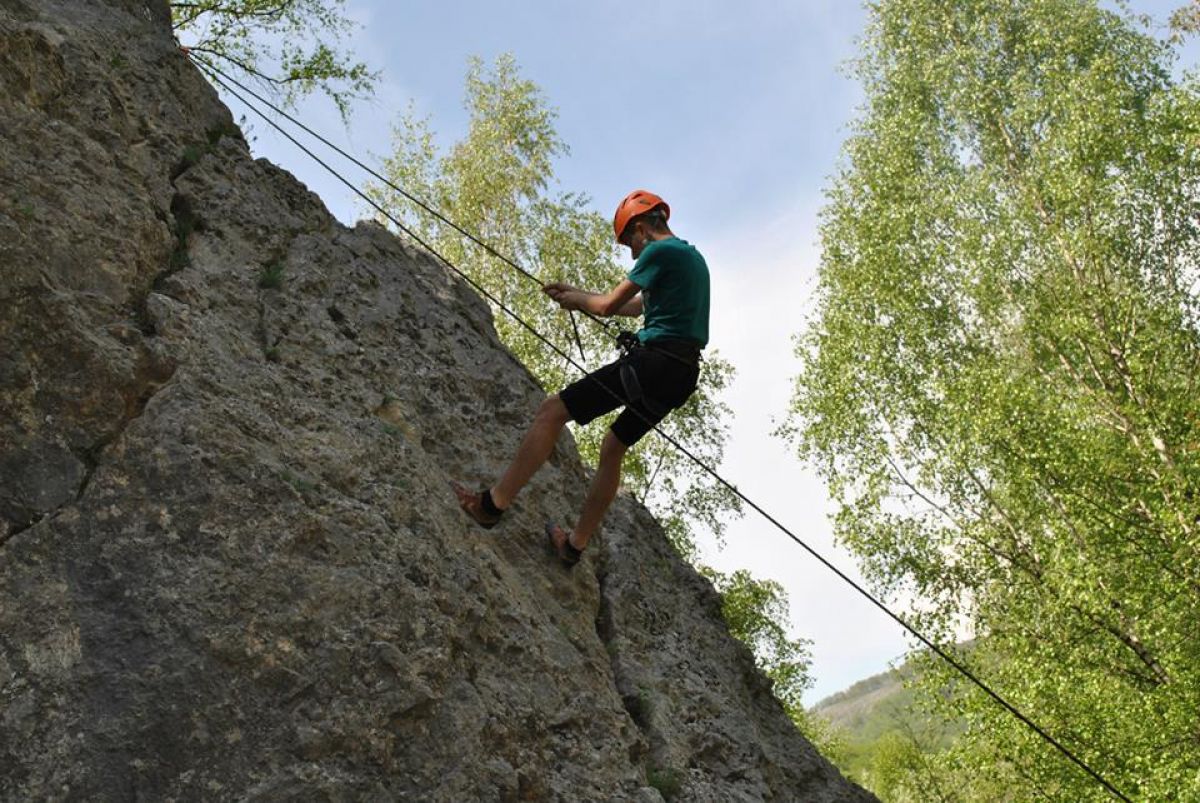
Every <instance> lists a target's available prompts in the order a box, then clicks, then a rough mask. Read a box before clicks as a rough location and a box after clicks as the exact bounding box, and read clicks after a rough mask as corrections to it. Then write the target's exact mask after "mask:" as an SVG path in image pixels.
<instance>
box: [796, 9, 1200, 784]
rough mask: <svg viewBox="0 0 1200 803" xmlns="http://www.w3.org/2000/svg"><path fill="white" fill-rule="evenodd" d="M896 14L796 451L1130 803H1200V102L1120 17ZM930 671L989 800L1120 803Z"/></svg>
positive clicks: (1016, 693) (859, 137) (856, 140)
mask: <svg viewBox="0 0 1200 803" xmlns="http://www.w3.org/2000/svg"><path fill="white" fill-rule="evenodd" d="M871 10H872V20H871V24H870V27H869V30H868V32H867V35H866V37H865V40H864V54H863V56H862V58H861V59H860V61H859V62H858V64H857V73H858V76H859V78H860V79H861V81H862V84H863V86H864V89H865V91H866V103H865V106H864V109H863V111H862V116H861V118H860V120H859V122H858V123H857V125H856V127H855V130H854V133H853V135H852V137H851V138H850V139H849V141H848V143H847V145H846V164H845V165H844V166H843V168H842V169H841V171H840V172H839V174H838V175H837V176H836V179H835V181H834V184H833V187H832V188H831V190H830V191H829V204H828V206H827V208H826V210H825V211H824V215H823V222H822V241H823V246H824V257H823V263H822V267H821V279H820V287H819V304H818V309H817V312H816V318H815V321H814V322H813V324H814V325H813V326H811V328H810V329H809V330H808V332H807V334H805V335H804V336H802V338H801V340H800V345H799V350H798V353H799V355H800V357H801V359H802V360H803V368H802V371H801V374H800V376H799V377H798V379H797V382H796V393H795V397H794V400H793V417H792V419H791V422H790V425H789V428H788V429H787V430H786V431H787V432H788V433H789V434H790V435H791V436H793V437H794V438H795V439H796V444H797V446H798V448H799V450H800V452H801V454H802V455H804V456H806V457H807V458H809V459H811V460H813V461H814V462H815V463H816V464H817V465H818V467H819V468H820V469H821V471H822V472H823V474H824V475H825V477H826V478H827V479H828V482H829V485H830V488H831V490H832V492H833V494H834V495H835V496H836V497H837V498H838V500H839V501H840V503H841V505H840V507H841V509H840V512H839V513H838V515H837V518H836V522H835V527H836V531H837V534H838V536H839V537H840V539H841V540H842V541H843V542H845V543H846V544H848V545H849V546H850V547H851V548H852V549H853V550H854V551H855V552H856V553H857V554H858V555H859V556H860V558H861V560H862V564H863V567H864V571H865V572H866V573H867V574H868V576H869V577H870V578H871V579H872V580H873V582H874V583H875V585H876V586H877V587H878V588H879V589H880V590H881V591H883V592H885V593H887V592H898V591H901V590H903V591H904V592H905V593H908V594H913V595H915V596H916V597H917V598H919V599H921V600H922V601H923V603H922V606H921V608H920V610H919V612H918V613H917V614H915V620H916V623H917V624H918V625H919V626H920V627H922V628H924V629H925V630H926V631H927V632H929V633H930V634H932V635H933V636H934V637H937V638H940V639H941V640H943V641H946V642H948V641H952V640H953V638H954V634H955V633H956V632H958V629H959V628H961V626H962V625H963V623H969V625H970V626H972V627H973V628H974V630H975V632H976V633H978V634H981V635H986V638H985V639H982V640H981V641H980V643H979V645H978V646H977V648H976V650H975V651H974V652H973V653H972V655H971V658H972V660H973V662H974V663H975V664H976V665H978V666H981V667H983V668H984V674H985V675H986V677H987V678H988V680H989V681H990V682H991V683H993V684H994V685H995V687H997V688H998V689H999V690H1000V691H1001V692H1002V693H1004V694H1006V695H1007V696H1008V697H1009V698H1010V699H1011V700H1012V701H1013V702H1014V703H1015V704H1016V705H1017V706H1018V707H1019V708H1021V709H1022V710H1024V711H1026V712H1028V713H1029V714H1031V715H1032V716H1033V718H1034V719H1035V720H1036V721H1038V722H1039V723H1040V724H1041V725H1042V726H1044V727H1045V728H1046V729H1047V730H1048V731H1049V732H1050V733H1052V734H1056V735H1058V736H1059V737H1061V738H1062V739H1063V741H1064V742H1065V743H1066V744H1067V745H1068V746H1070V747H1071V749H1073V750H1075V751H1077V752H1078V753H1079V754H1080V755H1081V756H1082V757H1083V758H1084V759H1085V760H1087V761H1088V762H1089V763H1092V764H1093V765H1094V766H1095V767H1096V768H1098V769H1099V770H1100V771H1101V772H1102V773H1103V774H1104V775H1105V776H1106V777H1108V778H1109V779H1110V780H1111V781H1113V782H1114V783H1115V784H1116V785H1117V786H1118V787H1119V788H1121V789H1122V790H1123V791H1124V792H1125V793H1126V794H1128V795H1131V796H1132V797H1135V798H1139V799H1179V798H1180V796H1181V795H1182V797H1184V798H1187V797H1195V796H1197V795H1200V737H1198V736H1197V730H1196V711H1197V706H1198V704H1200V694H1198V692H1197V690H1198V689H1200V628H1197V626H1196V623H1197V621H1200V533H1198V529H1200V526H1198V521H1200V487H1198V486H1200V449H1198V448H1197V443H1200V403H1198V401H1197V398H1198V397H1197V393H1196V380H1197V377H1200V328H1198V323H1200V299H1198V297H1197V295H1196V289H1195V288H1196V286H1197V284H1196V282H1197V280H1198V279H1200V275H1198V272H1197V265H1198V264H1200V263H1198V261H1197V257H1198V256H1200V238H1198V236H1197V235H1198V234H1200V231H1198V228H1197V222H1196V221H1197V212H1198V211H1200V210H1198V204H1197V198H1196V187H1198V186H1200V159H1198V157H1200V150H1198V149H1197V148H1196V143H1197V141H1198V137H1200V103H1197V93H1196V86H1195V85H1194V84H1193V83H1192V82H1190V81H1188V82H1186V83H1184V84H1181V85H1177V84H1174V83H1172V80H1171V78H1170V72H1169V69H1168V67H1169V65H1170V62H1171V58H1172V54H1171V52H1170V51H1169V50H1168V47H1167V45H1165V44H1164V43H1161V42H1158V41H1155V40H1154V39H1152V38H1150V37H1148V36H1146V35H1144V34H1142V33H1140V32H1139V31H1138V30H1137V29H1136V27H1135V25H1134V23H1133V22H1132V21H1131V20H1129V19H1126V18H1124V17H1122V16H1120V15H1118V14H1116V13H1113V12H1110V11H1106V10H1104V9H1102V8H1100V7H1099V6H1098V4H1097V3H1096V2H1092V1H1091V0H1013V2H1010V3H994V2H987V0H959V2H954V3H948V2H942V0H883V1H882V2H878V3H874V4H872V6H871ZM925 663H926V666H925V669H924V671H925V674H926V675H927V678H928V679H927V681H926V682H925V685H926V687H927V688H928V689H930V690H941V693H930V695H929V699H930V703H931V704H932V705H935V706H938V707H940V708H941V709H942V710H944V711H945V712H947V713H948V714H949V715H954V714H959V715H961V716H962V717H964V718H965V720H966V721H967V723H968V729H967V731H966V733H965V734H964V736H963V738H962V740H961V741H960V742H959V744H958V747H957V748H956V750H955V751H954V754H953V755H952V756H949V757H947V758H946V761H947V762H951V763H954V764H955V765H956V766H957V767H959V769H960V770H961V771H963V772H964V773H965V776H964V777H966V776H971V775H975V776H979V777H997V776H998V775H999V776H1002V777H1004V778H1005V781H1006V783H1007V784H1009V786H1008V787H1007V788H1008V790H1009V791H1008V792H1006V793H1005V794H1006V795H1009V796H1011V798H1012V799H1032V798H1043V799H1044V798H1049V799H1053V800H1070V801H1082V800H1104V799H1107V793H1106V792H1104V790H1103V789H1102V788H1101V787H1099V786H1098V785H1097V784H1096V783H1095V782H1094V781H1093V780H1091V779H1089V778H1088V777H1087V776H1085V775H1083V774H1082V773H1081V772H1080V771H1079V770H1078V769H1076V768H1075V767H1074V766H1072V765H1071V764H1069V763H1068V762H1067V761H1066V760H1065V759H1063V758H1062V757H1061V756H1060V755H1059V754H1058V753H1056V752H1055V751H1054V750H1052V749H1050V748H1049V747H1048V746H1047V745H1045V744H1044V743H1043V742H1042V741H1041V740H1040V739H1039V738H1038V737H1037V736H1036V735H1034V734H1032V733H1031V732H1029V731H1028V730H1027V729H1026V728H1025V727H1024V726H1023V725H1021V724H1020V723H1019V722H1017V721H1016V720H1015V719H1014V718H1013V717H1011V716H1010V715H1008V714H1007V713H1006V712H1004V711H1003V710H1002V709H1000V708H999V707H997V706H996V705H995V704H994V703H993V702H992V701H990V700H989V699H987V698H985V697H984V696H982V694H981V693H980V692H977V691H976V690H975V689H973V688H971V687H968V686H965V685H963V684H962V683H961V682H960V680H959V679H956V678H955V677H953V674H952V673H951V672H950V671H949V670H948V669H947V668H946V667H945V666H943V665H941V664H940V663H938V662H936V661H934V660H932V659H930V660H927V661H926V662H925ZM947 689H949V690H950V691H948V692H947V691H946V690H947ZM894 752H895V753H896V754H897V755H900V754H901V752H902V751H900V749H899V748H897V749H896V751H894ZM898 760H899V759H898ZM964 790H965V791H964ZM968 792H970V789H967V788H966V787H964V788H963V789H959V790H956V791H955V798H954V799H964V800H965V799H977V800H984V799H1003V798H988V797H980V796H976V797H967V794H968ZM970 794H972V795H975V794H976V793H975V792H970ZM978 794H979V795H982V794H983V793H982V792H979V793H978Z"/></svg>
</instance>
